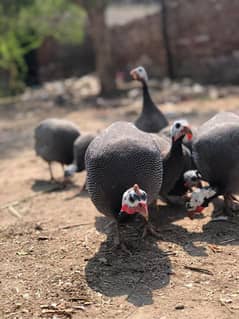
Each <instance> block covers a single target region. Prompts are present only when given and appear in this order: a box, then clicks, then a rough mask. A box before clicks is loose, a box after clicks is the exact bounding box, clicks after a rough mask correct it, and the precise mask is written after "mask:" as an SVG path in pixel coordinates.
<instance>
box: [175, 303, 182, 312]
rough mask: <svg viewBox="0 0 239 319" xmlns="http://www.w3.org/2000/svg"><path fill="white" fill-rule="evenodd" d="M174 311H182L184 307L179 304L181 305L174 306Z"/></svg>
mask: <svg viewBox="0 0 239 319" xmlns="http://www.w3.org/2000/svg"><path fill="white" fill-rule="evenodd" d="M175 309H176V310H182V309H184V305H183V304H181V303H179V304H177V305H176V306H175Z"/></svg>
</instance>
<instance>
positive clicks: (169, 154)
mask: <svg viewBox="0 0 239 319" xmlns="http://www.w3.org/2000/svg"><path fill="white" fill-rule="evenodd" d="M185 137H186V138H187V139H188V140H190V139H191V138H192V132H191V129H190V126H189V124H188V122H187V121H186V120H177V121H175V122H174V123H173V125H172V127H171V141H170V140H169V139H167V138H165V137H162V136H158V135H157V143H159V147H160V149H161V152H162V156H163V184H162V187H161V190H160V193H159V194H160V196H161V197H162V198H163V199H165V200H166V201H168V202H174V201H175V200H176V202H178V201H179V199H180V197H181V196H182V195H184V194H185V193H186V191H187V188H185V186H184V179H183V175H184V173H185V172H186V171H188V170H189V169H191V168H192V157H191V152H190V151H189V150H188V149H187V148H186V147H185V146H184V145H182V140H183V139H184V138H185ZM181 201H182V200H181ZM181 201H180V202H181Z"/></svg>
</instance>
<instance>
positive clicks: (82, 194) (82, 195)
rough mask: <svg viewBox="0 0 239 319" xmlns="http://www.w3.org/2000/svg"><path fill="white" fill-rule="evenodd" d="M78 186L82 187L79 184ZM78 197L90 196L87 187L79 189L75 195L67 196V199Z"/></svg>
mask: <svg viewBox="0 0 239 319" xmlns="http://www.w3.org/2000/svg"><path fill="white" fill-rule="evenodd" d="M78 188H79V189H81V187H79V185H78ZM77 197H81V198H87V197H89V193H88V191H87V190H86V189H83V190H79V191H78V192H76V193H75V194H74V195H72V196H70V197H67V198H65V200H73V199H75V198H77Z"/></svg>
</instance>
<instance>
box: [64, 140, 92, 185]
mask: <svg viewBox="0 0 239 319" xmlns="http://www.w3.org/2000/svg"><path fill="white" fill-rule="evenodd" d="M95 137H96V135H94V134H85V135H83V136H79V137H78V138H77V139H76V140H75V142H74V146H73V154H74V160H73V163H72V164H70V165H69V166H67V167H66V169H65V178H69V177H73V176H74V174H75V173H79V172H82V171H84V170H85V153H86V150H87V148H88V146H89V145H90V143H91V142H92V141H93V139H94V138H95ZM85 186H86V181H85V182H84V184H83V186H82V188H81V189H84V188H85Z"/></svg>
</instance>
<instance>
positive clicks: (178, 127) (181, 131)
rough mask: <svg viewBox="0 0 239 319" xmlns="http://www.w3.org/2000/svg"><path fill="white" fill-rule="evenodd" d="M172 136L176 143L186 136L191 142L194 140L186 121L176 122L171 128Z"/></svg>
mask: <svg viewBox="0 0 239 319" xmlns="http://www.w3.org/2000/svg"><path fill="white" fill-rule="evenodd" d="M171 135H172V139H173V141H174V142H176V141H177V140H179V139H180V138H183V137H184V136H186V137H187V139H188V140H189V141H190V140H191V139H192V136H193V134H192V131H191V128H190V126H189V124H188V121H186V120H178V121H175V122H174V123H173V125H172V128H171Z"/></svg>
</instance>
